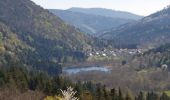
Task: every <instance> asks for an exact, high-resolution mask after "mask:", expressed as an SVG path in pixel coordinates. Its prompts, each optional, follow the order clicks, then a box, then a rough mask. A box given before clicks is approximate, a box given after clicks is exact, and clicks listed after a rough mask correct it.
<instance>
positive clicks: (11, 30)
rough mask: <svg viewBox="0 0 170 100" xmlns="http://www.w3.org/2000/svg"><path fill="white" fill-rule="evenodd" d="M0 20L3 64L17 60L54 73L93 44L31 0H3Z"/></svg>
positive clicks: (80, 58)
mask: <svg viewBox="0 0 170 100" xmlns="http://www.w3.org/2000/svg"><path fill="white" fill-rule="evenodd" d="M0 22H1V23H0V25H1V26H0V33H1V54H2V55H3V56H1V59H2V62H1V66H4V64H12V63H16V62H18V63H20V64H24V65H26V66H30V67H33V68H36V69H41V70H47V71H49V72H51V71H54V73H55V72H58V71H60V70H58V64H59V63H63V62H72V61H75V62H76V61H83V60H84V59H85V58H86V57H85V55H84V53H83V51H85V50H87V49H90V48H91V46H90V45H89V44H90V41H89V40H90V39H89V38H88V37H86V36H85V35H84V34H82V33H80V32H79V31H77V30H76V28H75V27H73V26H70V25H67V24H65V23H64V22H63V21H62V20H61V19H60V18H58V17H56V16H55V15H53V14H52V13H50V12H49V11H48V10H44V9H43V8H41V7H39V6H37V5H35V4H34V3H33V2H32V1H30V0H1V1H0ZM4 58H5V59H4ZM9 59H11V61H10V60H9ZM9 61H10V62H11V63H8V62H9Z"/></svg>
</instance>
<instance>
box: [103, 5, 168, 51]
mask: <svg viewBox="0 0 170 100" xmlns="http://www.w3.org/2000/svg"><path fill="white" fill-rule="evenodd" d="M169 16H170V7H166V8H165V9H163V10H161V11H158V12H156V13H154V14H151V15H149V16H147V17H145V18H143V19H142V20H140V21H137V22H135V23H130V24H125V25H122V26H120V27H119V28H117V29H112V30H110V31H109V30H108V32H105V33H104V34H103V35H102V36H101V37H103V38H107V39H113V40H115V41H118V43H119V44H136V45H141V46H144V47H145V46H147V47H149V48H152V47H155V46H159V45H161V44H164V43H169V42H170V41H169V37H170V34H169V32H170V23H169V21H170V17H169ZM127 41H128V42H127Z"/></svg>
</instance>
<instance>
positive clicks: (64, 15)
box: [49, 9, 134, 35]
mask: <svg viewBox="0 0 170 100" xmlns="http://www.w3.org/2000/svg"><path fill="white" fill-rule="evenodd" d="M49 11H50V12H52V13H54V14H55V15H57V16H59V17H60V18H61V19H63V20H64V21H66V22H67V23H69V24H72V25H74V26H75V27H77V28H79V29H80V30H81V31H82V32H85V33H87V34H92V35H94V34H96V33H98V32H100V31H103V30H106V29H110V28H113V27H117V26H119V25H122V24H125V23H128V22H133V21H134V20H129V19H123V18H111V17H105V16H100V15H91V14H85V13H79V12H73V11H68V10H56V9H50V10H49Z"/></svg>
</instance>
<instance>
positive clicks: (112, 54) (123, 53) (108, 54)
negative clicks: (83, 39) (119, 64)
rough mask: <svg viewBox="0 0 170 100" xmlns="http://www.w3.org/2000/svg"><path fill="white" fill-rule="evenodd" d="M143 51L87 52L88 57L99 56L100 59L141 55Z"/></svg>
mask: <svg viewBox="0 0 170 100" xmlns="http://www.w3.org/2000/svg"><path fill="white" fill-rule="evenodd" d="M145 51H146V50H145V49H112V50H108V49H103V50H96V49H94V50H92V51H89V52H87V53H86V54H87V56H88V57H93V56H101V57H118V56H127V55H136V54H143V53H144V52H145Z"/></svg>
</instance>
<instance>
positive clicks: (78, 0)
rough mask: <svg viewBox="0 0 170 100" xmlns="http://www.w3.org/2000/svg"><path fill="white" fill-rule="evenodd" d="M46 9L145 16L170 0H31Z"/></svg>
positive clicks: (162, 6) (161, 7)
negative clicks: (94, 10)
mask: <svg viewBox="0 0 170 100" xmlns="http://www.w3.org/2000/svg"><path fill="white" fill-rule="evenodd" d="M32 1H33V2H35V3H36V4H38V5H40V6H42V7H44V8H46V9H68V8H71V7H81V8H108V9H113V10H119V11H128V12H131V13H134V14H138V15H143V16H147V15H149V14H151V13H154V12H156V11H159V10H161V9H163V8H164V7H166V6H168V5H170V0H32Z"/></svg>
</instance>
